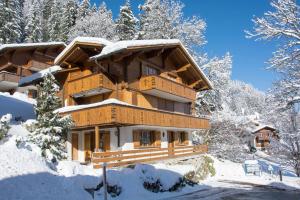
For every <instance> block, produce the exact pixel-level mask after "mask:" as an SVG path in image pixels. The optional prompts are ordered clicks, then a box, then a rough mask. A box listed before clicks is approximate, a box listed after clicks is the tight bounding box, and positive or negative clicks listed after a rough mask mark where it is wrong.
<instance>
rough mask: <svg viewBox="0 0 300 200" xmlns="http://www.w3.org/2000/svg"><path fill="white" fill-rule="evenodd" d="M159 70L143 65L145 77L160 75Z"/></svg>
mask: <svg viewBox="0 0 300 200" xmlns="http://www.w3.org/2000/svg"><path fill="white" fill-rule="evenodd" d="M158 74H159V73H158V70H157V69H155V68H153V67H150V66H149V65H145V64H143V75H158Z"/></svg>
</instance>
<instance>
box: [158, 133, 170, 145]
mask: <svg viewBox="0 0 300 200" xmlns="http://www.w3.org/2000/svg"><path fill="white" fill-rule="evenodd" d="M160 136H161V148H168V133H167V130H161V135H160Z"/></svg>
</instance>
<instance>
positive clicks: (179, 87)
mask: <svg viewBox="0 0 300 200" xmlns="http://www.w3.org/2000/svg"><path fill="white" fill-rule="evenodd" d="M139 87H140V90H141V91H147V90H152V89H156V90H160V91H162V92H166V93H170V94H173V95H176V96H180V97H182V98H186V99H190V100H191V101H195V100H196V91H195V90H193V89H192V88H190V87H188V86H186V85H184V84H180V83H177V82H175V81H172V80H169V79H167V78H164V77H161V76H155V75H151V76H145V77H142V78H141V79H140V84H139Z"/></svg>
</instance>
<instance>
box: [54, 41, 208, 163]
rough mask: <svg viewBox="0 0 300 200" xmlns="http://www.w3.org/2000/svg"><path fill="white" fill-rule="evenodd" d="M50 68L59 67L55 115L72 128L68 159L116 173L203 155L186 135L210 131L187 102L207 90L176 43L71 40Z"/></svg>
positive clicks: (205, 120) (205, 81) (203, 79)
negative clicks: (106, 165)
mask: <svg viewBox="0 0 300 200" xmlns="http://www.w3.org/2000/svg"><path fill="white" fill-rule="evenodd" d="M54 64H55V65H58V66H60V67H61V68H62V71H61V72H60V73H57V74H56V75H55V76H56V78H57V80H58V81H59V83H60V85H61V94H60V95H61V98H62V100H63V102H64V107H62V108H61V109H60V110H59V112H60V113H61V114H63V115H67V114H68V115H71V116H72V118H73V120H74V123H75V126H74V128H73V129H72V131H71V132H70V133H69V135H68V144H67V148H68V155H69V158H70V159H73V160H78V161H80V162H88V161H91V160H92V162H94V164H95V165H94V166H95V167H101V163H102V162H109V166H119V165H125V164H130V163H134V162H144V161H152V160H157V159H166V158H170V157H180V156H188V155H194V154H195V153H198V154H199V153H200V152H205V151H206V150H207V146H205V145H203V146H193V144H192V131H197V130H203V129H208V128H209V127H210V125H209V119H208V118H207V117H196V116H195V109H194V106H195V103H194V102H195V100H196V93H197V92H201V91H203V90H209V89H211V87H212V86H211V84H210V82H209V80H208V79H207V78H206V76H205V75H204V74H203V72H202V71H201V70H200V68H199V66H197V64H196V62H195V61H194V60H193V58H192V57H191V55H190V54H189V53H188V51H187V50H186V49H185V47H184V46H183V45H182V44H181V42H180V41H179V40H137V41H119V42H114V43H113V42H110V41H107V40H104V39H101V38H86V37H78V38H76V39H75V40H74V41H72V42H71V43H70V44H69V45H68V46H67V47H66V48H65V49H64V50H63V51H62V52H61V53H60V54H59V55H58V56H57V57H56V59H55V61H54Z"/></svg>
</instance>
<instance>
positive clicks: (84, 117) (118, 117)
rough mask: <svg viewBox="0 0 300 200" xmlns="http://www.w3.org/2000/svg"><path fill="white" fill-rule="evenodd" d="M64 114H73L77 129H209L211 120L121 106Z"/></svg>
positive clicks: (113, 105)
mask: <svg viewBox="0 0 300 200" xmlns="http://www.w3.org/2000/svg"><path fill="white" fill-rule="evenodd" d="M64 114H71V116H72V119H73V121H74V122H75V125H76V127H77V128H80V127H86V126H96V125H111V124H121V125H149V126H161V127H178V128H192V129H207V128H209V119H206V118H198V117H194V116H191V115H185V114H180V113H172V112H167V111H161V110H160V111H158V110H154V109H147V108H141V107H136V106H126V105H120V104H106V105H101V106H98V107H92V108H86V109H82V110H77V111H71V112H66V113H64Z"/></svg>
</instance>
